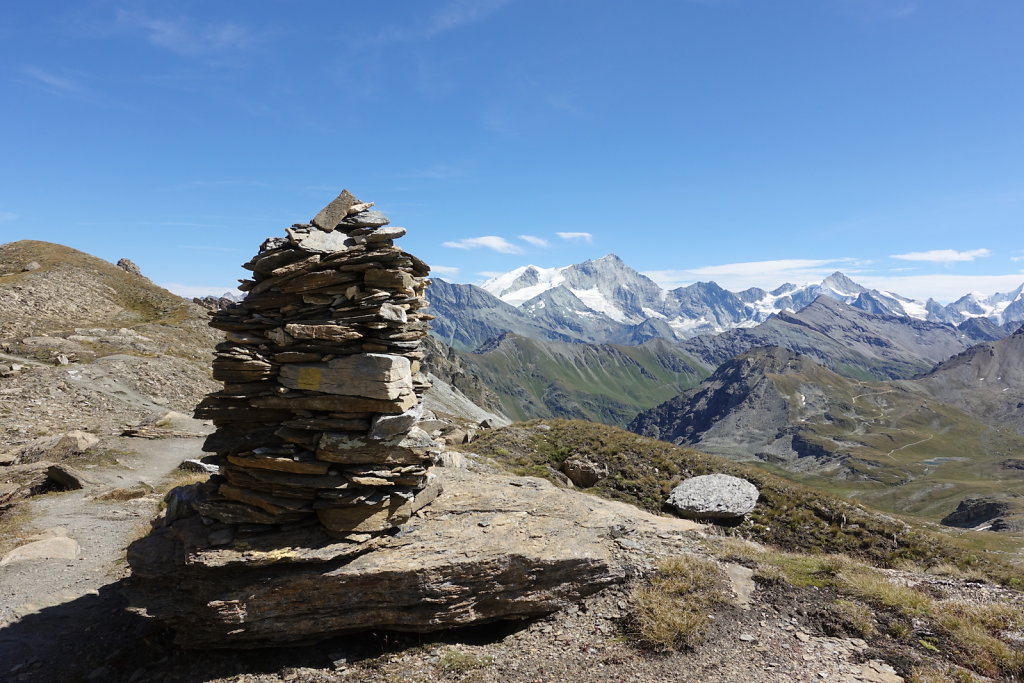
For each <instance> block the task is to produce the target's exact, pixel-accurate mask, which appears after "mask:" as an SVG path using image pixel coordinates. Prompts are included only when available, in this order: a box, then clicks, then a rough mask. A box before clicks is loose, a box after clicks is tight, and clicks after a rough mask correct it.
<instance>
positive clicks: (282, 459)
mask: <svg viewBox="0 0 1024 683" xmlns="http://www.w3.org/2000/svg"><path fill="white" fill-rule="evenodd" d="M372 206H373V204H372V203H363V202H360V201H359V200H358V199H356V198H355V197H354V196H352V194H351V193H349V192H348V191H347V190H345V191H343V192H342V193H341V194H340V195H338V197H337V198H336V199H335V200H334V201H333V202H331V203H330V204H329V205H327V206H326V207H325V208H324V209H323V210H322V211H320V213H318V214H317V215H316V217H315V218H313V219H312V221H311V222H310V223H308V224H296V225H293V226H292V227H291V228H288V229H287V230H286V232H287V237H273V238H269V239H267V240H266V241H265V242H264V243H263V244H262V246H261V247H260V252H259V254H257V255H256V256H254V257H253V258H252V259H251V260H250V261H249V262H248V263H246V264H245V265H244V267H245V268H246V269H248V270H251V271H252V272H253V277H252V279H250V280H244V281H242V284H241V286H240V289H242V290H243V291H246V292H248V294H247V296H246V298H245V299H244V300H242V301H241V302H239V303H237V304H234V305H232V306H230V307H228V308H225V309H223V310H220V311H215V312H213V313H211V315H212V320H211V322H210V325H211V326H212V327H214V328H217V329H219V330H224V331H225V332H226V340H225V341H224V342H222V343H221V344H219V345H218V346H217V347H216V357H215V359H214V362H213V377H214V379H216V380H219V381H223V382H224V388H223V390H222V391H219V392H216V393H214V394H211V395H210V396H208V397H206V398H205V399H204V400H203V401H202V402H201V403H200V404H199V406H198V407H197V409H196V417H197V418H200V419H209V420H212V421H213V423H214V425H216V427H217V430H216V432H215V433H213V434H211V435H210V437H209V438H208V439H207V441H206V443H205V445H204V450H206V451H211V452H215V453H217V454H218V455H219V456H221V457H220V462H221V471H220V474H219V475H215V477H214V478H213V482H212V483H213V486H211V487H207V490H208V491H210V490H215V492H214V493H211V494H210V495H208V496H207V497H206V498H205V499H204V500H199V501H195V502H193V504H192V505H193V508H194V509H195V510H196V511H197V512H199V513H200V514H201V515H202V516H203V517H206V518H207V519H208V520H215V522H218V523H219V524H220V525H221V527H222V528H223V532H222V533H219V534H211V537H212V538H222V539H224V541H227V540H228V539H231V538H234V537H235V536H236V535H237V534H238V533H242V534H245V533H256V532H260V531H265V530H269V529H277V528H281V527H282V526H284V527H285V528H288V527H292V526H295V525H303V524H310V523H319V524H320V525H322V527H323V528H324V529H325V530H326V531H327V532H328V533H329V534H330V535H331V536H333V537H335V538H345V539H348V540H353V541H362V540H366V539H368V538H370V537H372V536H373V535H375V534H379V533H381V532H384V531H387V530H390V529H393V528H394V527H396V526H398V525H400V524H402V523H403V522H404V521H406V520H408V518H409V516H410V515H411V514H412V513H413V512H415V511H416V510H417V509H419V508H420V507H422V506H423V505H425V504H426V503H428V502H430V501H431V500H433V498H435V497H436V496H437V493H438V491H439V487H438V485H437V484H436V482H435V480H434V477H433V475H432V474H431V473H430V466H431V465H432V464H433V462H434V461H435V459H436V458H437V456H438V454H439V451H440V447H439V445H438V444H437V443H436V442H435V441H434V440H433V439H432V438H431V437H430V436H429V435H428V434H427V433H426V432H424V431H423V430H421V429H419V428H418V427H417V426H416V422H417V421H418V420H419V418H420V416H421V415H422V412H423V407H422V394H423V391H424V390H425V389H426V388H427V387H428V386H429V383H428V381H427V380H426V378H425V377H424V376H423V375H422V374H421V372H420V360H421V358H422V356H423V351H421V349H420V340H421V339H422V338H423V337H424V336H425V335H426V334H427V325H428V321H429V320H430V319H432V317H433V316H430V315H428V314H426V313H422V312H421V309H423V308H424V307H425V306H426V305H427V303H426V299H425V298H424V290H425V288H426V286H427V283H428V281H427V280H426V276H427V274H428V272H429V267H428V266H427V265H426V264H425V263H424V262H423V261H421V260H420V259H418V258H416V257H415V256H413V255H411V254H408V253H406V252H404V251H403V250H401V249H399V248H397V247H395V246H394V244H393V241H394V240H395V239H398V238H400V237H402V236H403V235H405V232H406V231H405V228H397V227H388V223H389V221H388V219H387V217H386V216H384V214H382V213H380V212H379V211H373V210H371V207H372ZM219 528H220V527H219Z"/></svg>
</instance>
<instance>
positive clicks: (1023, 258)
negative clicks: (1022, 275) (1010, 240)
mask: <svg viewBox="0 0 1024 683" xmlns="http://www.w3.org/2000/svg"><path fill="white" fill-rule="evenodd" d="M1010 260H1011V261H1013V262H1014V263H1020V262H1021V261H1024V256H1011V257H1010Z"/></svg>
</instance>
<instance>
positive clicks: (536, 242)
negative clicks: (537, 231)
mask: <svg viewBox="0 0 1024 683" xmlns="http://www.w3.org/2000/svg"><path fill="white" fill-rule="evenodd" d="M519 239H521V240H522V241H524V242H526V243H527V244H532V245H533V246H535V247H540V248H542V249H543V248H545V247H550V246H551V243H550V242H548V241H547V240H546V239H544V238H543V237H536V236H534V235H520V236H519Z"/></svg>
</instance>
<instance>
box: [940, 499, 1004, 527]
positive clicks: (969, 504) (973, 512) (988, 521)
mask: <svg viewBox="0 0 1024 683" xmlns="http://www.w3.org/2000/svg"><path fill="white" fill-rule="evenodd" d="M941 524H944V525H945V526H952V527H959V528H961V529H982V530H988V531H1015V532H1019V531H1024V500H1021V499H992V498H965V499H964V500H962V501H960V504H959V505H957V506H956V510H954V511H953V512H951V513H949V514H948V515H946V516H945V517H943V518H942V521H941Z"/></svg>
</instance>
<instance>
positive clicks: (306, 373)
mask: <svg viewBox="0 0 1024 683" xmlns="http://www.w3.org/2000/svg"><path fill="white" fill-rule="evenodd" d="M297 384H298V386H297V387H296V388H297V389H308V390H310V391H316V390H318V389H319V388H320V368H299V377H298V382H297Z"/></svg>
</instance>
